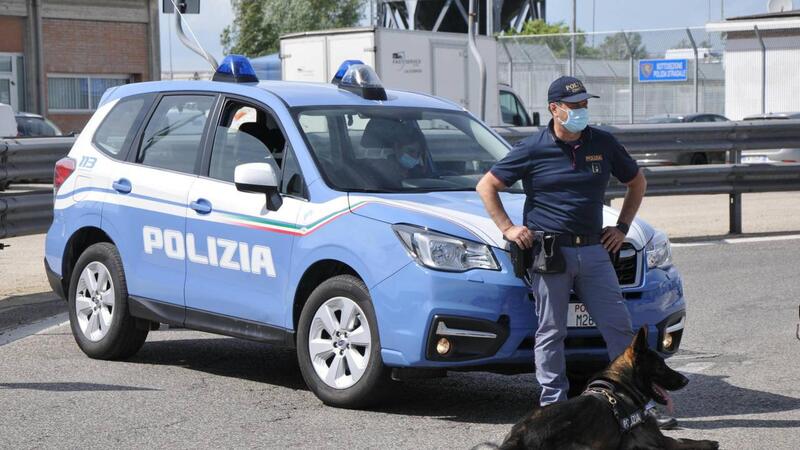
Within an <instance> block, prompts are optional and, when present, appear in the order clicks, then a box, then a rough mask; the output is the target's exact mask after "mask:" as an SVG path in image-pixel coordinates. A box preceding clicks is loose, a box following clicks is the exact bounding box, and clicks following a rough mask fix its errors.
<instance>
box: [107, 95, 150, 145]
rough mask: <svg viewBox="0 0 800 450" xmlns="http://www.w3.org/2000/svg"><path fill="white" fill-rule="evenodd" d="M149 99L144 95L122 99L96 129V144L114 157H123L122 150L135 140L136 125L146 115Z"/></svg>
mask: <svg viewBox="0 0 800 450" xmlns="http://www.w3.org/2000/svg"><path fill="white" fill-rule="evenodd" d="M148 100H149V98H147V97H143V96H139V97H130V98H125V99H122V100H120V101H119V102H118V103H117V104H116V106H114V108H113V109H112V110H111V112H110V113H108V115H107V116H106V118H105V119H104V120H103V123H101V124H100V126H99V127H98V128H97V131H95V133H94V144H95V146H97V147H98V148H99V149H100V150H102V151H103V152H104V153H107V154H108V155H110V156H112V157H116V158H121V157H122V156H121V155H120V152H122V150H123V149H125V148H127V147H128V146H129V145H130V143H131V141H132V140H133V135H134V134H135V133H136V127H134V125H135V124H136V123H137V122H138V121H139V120H140V118H141V116H142V115H144V106H145V104H149V102H148Z"/></svg>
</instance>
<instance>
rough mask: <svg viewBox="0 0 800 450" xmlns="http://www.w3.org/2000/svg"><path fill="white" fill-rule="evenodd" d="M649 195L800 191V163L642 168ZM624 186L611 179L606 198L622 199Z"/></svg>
mask: <svg viewBox="0 0 800 450" xmlns="http://www.w3.org/2000/svg"><path fill="white" fill-rule="evenodd" d="M642 171H643V172H644V175H645V178H647V195H648V196H665V195H692V194H743V193H753V192H781V191H797V190H800V164H774V165H772V164H752V165H751V164H710V165H703V166H688V167H645V168H643V169H642ZM625 190H626V187H625V185H623V184H620V183H619V182H618V181H617V180H614V179H612V181H611V183H610V184H609V186H608V189H607V190H606V199H612V198H620V197H624V196H625Z"/></svg>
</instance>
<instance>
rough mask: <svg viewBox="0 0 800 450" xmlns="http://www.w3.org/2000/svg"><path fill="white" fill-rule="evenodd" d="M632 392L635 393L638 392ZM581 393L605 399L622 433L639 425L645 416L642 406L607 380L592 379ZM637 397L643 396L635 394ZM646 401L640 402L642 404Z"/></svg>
mask: <svg viewBox="0 0 800 450" xmlns="http://www.w3.org/2000/svg"><path fill="white" fill-rule="evenodd" d="M633 394H634V395H636V394H638V393H633ZM581 395H591V396H593V397H597V398H600V399H603V400H605V401H606V402H607V403H608V405H609V406H610V407H611V411H612V412H613V413H614V418H615V419H616V420H617V423H618V424H619V428H620V430H622V432H623V433H626V432H628V431H630V430H631V429H632V428H634V427H635V426H637V425H641V424H642V423H644V421H645V419H646V418H647V412H646V411H645V409H644V408H641V407H639V406H637V402H636V401H635V400H634V399H631V398H630V397H629V395H626V393H623V392H619V390H618V389H617V387H616V386H615V385H614V384H613V383H610V382H608V381H605V380H594V381H592V382H591V383H589V386H587V387H586V390H585V391H583V393H582V394H581ZM637 397H643V396H638V395H637ZM637 400H638V399H637ZM646 403H647V402H646V401H644V402H642V404H646Z"/></svg>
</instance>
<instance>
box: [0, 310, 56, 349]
mask: <svg viewBox="0 0 800 450" xmlns="http://www.w3.org/2000/svg"><path fill="white" fill-rule="evenodd" d="M67 323H69V314H68V313H61V314H59V315H57V316H53V317H49V318H47V319H44V320H41V321H39V322H34V323H30V324H28V325H23V326H21V327H19V328H14V329H13V330H10V331H7V332H5V333H3V334H0V347H1V346H3V345H6V344H10V343H12V342H14V341H18V340H20V339H22V338H26V337H28V336H30V335H33V334H37V333H41V332H43V331H47V330H49V329H51V328H56V327H60V326H62V325H64V324H67Z"/></svg>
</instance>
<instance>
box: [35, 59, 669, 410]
mask: <svg viewBox="0 0 800 450" xmlns="http://www.w3.org/2000/svg"><path fill="white" fill-rule="evenodd" d="M509 149H510V148H509V146H508V144H507V143H506V142H505V141H503V140H502V139H501V138H500V137H498V135H497V134H495V133H494V132H493V131H492V130H491V129H489V128H487V127H486V126H485V125H484V124H483V123H481V122H480V121H479V120H477V119H476V118H475V117H474V116H472V115H471V114H470V113H469V112H467V111H465V110H464V109H463V108H461V107H460V106H458V105H456V104H454V103H451V102H449V101H447V100H443V99H440V98H436V97H432V96H428V95H423V94H417V93H411V92H401V91H393V90H387V89H384V88H383V87H382V86H381V84H380V80H379V79H378V78H377V75H376V74H375V73H374V72H373V71H372V70H371V69H370V68H369V67H368V66H366V65H363V64H360V63H358V62H357V61H355V62H354V61H349V62H346V63H345V64H343V65H342V67H341V68H340V70H339V71H338V72H337V74H336V77H335V78H334V80H333V82H332V83H330V84H312V83H288V82H280V81H270V82H258V80H257V78H256V76H255V74H254V72H253V70H252V67H251V66H250V65H249V63H248V61H247V60H246V59H245V58H243V57H236V56H229V57H228V58H226V60H225V61H223V64H222V65H221V66H220V69H219V70H218V71H217V73H216V74H215V75H214V81H208V82H204V81H188V82H177V81H170V82H148V83H135V84H129V85H124V86H119V87H115V88H112V89H111V90H109V91H107V92H106V93H105V95H104V96H103V98H102V100H101V102H100V105H99V107H98V109H97V112H96V113H95V114H94V116H93V117H92V118H91V120H90V121H89V123H88V124H87V126H86V128H85V129H84V130H83V132H82V133H81V134H80V136H79V137H78V138H77V140H76V142H75V145H74V146H73V148H72V150H71V151H70V153H69V155H68V157H66V158H64V159H62V160H60V161H58V163H57V165H56V167H55V181H54V191H55V207H54V208H55V209H54V220H53V224H52V226H51V227H50V229H49V231H48V233H47V238H46V257H45V266H46V271H47V276H48V279H49V281H50V284H51V285H52V287H53V289H54V290H55V291H56V292H58V293H59V294H60V295H61V296H62V297H64V298H66V299H67V300H68V302H69V316H70V323H71V328H72V333H73V334H74V337H75V340H76V341H77V344H78V346H79V347H80V348H81V350H82V351H83V352H84V353H86V354H87V355H88V356H89V357H92V358H98V359H109V360H118V359H123V358H127V357H130V356H131V355H133V354H134V353H136V352H137V350H138V349H139V348H140V347H141V346H142V345H143V343H144V342H145V338H146V337H147V334H148V331H150V330H153V329H157V328H158V325H159V324H160V323H167V324H176V325H180V326H183V327H186V328H190V329H195V330H202V331H207V332H213V333H219V334H223V335H227V336H235V337H239V338H244V339H251V340H256V341H262V342H269V343H274V344H279V345H285V346H289V347H293V348H296V350H297V355H298V361H299V365H300V368H301V371H302V374H303V377H304V379H305V381H306V382H307V384H308V386H309V387H310V388H311V390H312V391H313V392H314V393H315V394H316V395H317V396H318V397H319V398H320V399H322V400H323V401H324V402H325V403H327V404H331V405H336V406H343V407H359V406H364V405H366V404H367V403H369V402H371V401H374V400H375V399H376V398H377V397H376V395H375V394H376V393H377V392H378V391H379V390H380V387H381V386H383V384H384V382H386V381H387V380H388V379H389V378H390V377H391V376H394V378H401V377H402V376H406V375H408V374H412V375H413V374H414V373H415V371H416V373H419V374H422V373H428V374H430V373H442V372H444V371H446V370H494V371H501V370H503V371H508V370H510V371H530V370H532V368H533V338H532V333H533V330H534V329H535V328H536V327H535V323H536V317H535V315H534V308H533V304H532V301H531V296H530V294H529V290H528V288H527V286H526V284H525V282H524V281H523V280H521V279H519V278H517V277H516V276H515V275H514V270H513V268H512V263H511V260H510V256H509V251H508V249H507V244H506V242H505V241H504V240H503V236H502V234H501V233H500V231H499V230H498V229H497V227H495V225H494V224H493V222H492V221H491V220H490V219H489V218H488V217H487V215H486V213H485V211H484V208H483V204H482V203H481V201H480V199H479V197H478V195H477V194H476V192H475V186H476V184H477V182H478V180H479V179H480V178H481V176H482V175H483V174H484V173H485V172H486V171H487V170H488V169H489V168H490V167H491V166H492V165H493V164H494V163H495V162H496V161H497V160H499V159H501V158H502V157H503V156H504V155H505V154H506V153H507V152H508V151H509ZM514 188H519V186H515V187H512V189H510V190H509V191H507V192H504V193H502V194H501V198H502V201H503V202H504V204H505V207H506V209H507V210H508V211H509V213H512V218H513V219H514V220H515V222H516V223H521V217H520V216H521V213H522V209H523V208H522V204H523V202H524V195H523V194H522V191H521V188H520V189H514ZM616 215H617V212H616V211H614V210H612V209H610V208H606V209H605V222H606V223H607V224H614V223H616ZM616 270H617V273H618V276H619V279H620V282H621V285H622V286H623V291H624V296H625V298H626V304H627V306H628V308H629V310H630V312H631V314H632V318H633V325H634V327H637V328H638V327H639V326H641V325H642V324H648V325H649V327H650V331H651V333H650V336H651V339H652V342H651V345H652V346H653V347H654V348H657V349H658V350H659V351H661V352H662V353H664V354H665V355H669V354H672V353H674V352H675V351H676V350H677V349H678V346H679V344H680V340H681V335H682V331H683V325H684V317H685V302H684V297H683V290H682V285H681V277H680V275H679V273H678V271H677V270H676V269H675V267H674V266H673V265H672V262H671V255H670V244H669V240H668V239H667V237H666V236H665V235H664V233H662V232H660V231H657V230H654V229H653V228H652V227H651V226H650V225H648V224H647V223H645V222H644V221H642V220H636V222H635V223H634V224H633V225H632V226H631V230H630V232H629V234H628V237H627V242H626V244H625V247H624V248H623V251H622V255H621V258H620V260H619V262H618V263H617V264H616ZM574 302H575V303H574V304H573V305H571V308H570V316H569V321H570V323H569V326H570V331H569V335H568V337H567V339H566V348H567V357H568V358H569V363H570V364H571V365H573V366H580V365H582V364H589V363H592V362H598V361H601V362H602V361H604V360H605V359H606V350H605V344H604V342H603V340H602V338H601V337H600V335H599V333H598V331H597V329H596V328H594V327H593V323H592V321H591V317H589V315H588V314H587V313H586V312H585V309H584V308H583V307H582V305H581V304H580V299H579V298H574ZM417 369H420V370H417Z"/></svg>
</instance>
